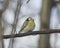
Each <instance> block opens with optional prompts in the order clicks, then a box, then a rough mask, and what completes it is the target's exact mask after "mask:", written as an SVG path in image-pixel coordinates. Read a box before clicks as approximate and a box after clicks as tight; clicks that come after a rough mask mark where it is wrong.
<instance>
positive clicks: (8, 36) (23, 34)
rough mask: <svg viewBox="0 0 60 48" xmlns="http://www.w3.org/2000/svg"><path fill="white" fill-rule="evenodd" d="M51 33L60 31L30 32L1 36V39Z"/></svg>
mask: <svg viewBox="0 0 60 48" xmlns="http://www.w3.org/2000/svg"><path fill="white" fill-rule="evenodd" d="M51 33H60V30H59V29H54V30H44V31H43V30H41V31H32V32H27V33H21V34H13V35H3V39H8V38H15V37H24V36H29V35H37V34H51Z"/></svg>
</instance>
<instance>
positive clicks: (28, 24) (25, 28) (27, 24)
mask: <svg viewBox="0 0 60 48" xmlns="http://www.w3.org/2000/svg"><path fill="white" fill-rule="evenodd" d="M34 28H35V22H34V19H32V18H31V17H28V18H27V19H26V20H25V21H24V23H23V25H22V28H21V30H20V31H19V33H26V32H29V31H32V30H33V29H34Z"/></svg>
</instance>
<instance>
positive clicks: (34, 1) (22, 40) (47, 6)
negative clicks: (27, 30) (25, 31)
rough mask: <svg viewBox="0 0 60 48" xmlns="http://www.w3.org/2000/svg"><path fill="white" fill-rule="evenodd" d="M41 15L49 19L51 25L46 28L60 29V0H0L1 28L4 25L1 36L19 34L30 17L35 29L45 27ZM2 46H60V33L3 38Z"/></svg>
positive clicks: (35, 47)
mask: <svg viewBox="0 0 60 48" xmlns="http://www.w3.org/2000/svg"><path fill="white" fill-rule="evenodd" d="M49 13H50V14H49ZM47 14H48V15H47ZM41 16H43V18H45V20H46V21H47V22H48V21H49V22H48V25H49V27H47V26H46V28H48V29H60V0H45V1H44V0H0V28H1V26H2V29H0V32H1V33H0V38H1V37H2V35H12V34H18V33H19V31H20V30H21V27H22V24H23V23H24V21H25V20H26V19H27V18H28V17H31V18H33V19H34V22H35V28H34V29H33V31H40V30H41V29H42V28H43V27H42V25H41V19H42V17H41ZM48 16H49V17H48ZM43 22H44V21H43ZM47 22H46V23H47ZM44 25H45V24H44ZM43 29H44V28H43ZM46 30H47V29H46ZM47 36H48V37H49V38H48V37H47ZM12 40H13V41H12ZM41 40H44V41H45V42H44V41H41ZM40 42H44V44H43V43H41V44H40ZM48 42H49V45H48ZM45 45H46V46H45ZM0 46H3V47H1V48H60V33H52V34H50V35H47V34H46V35H45V37H44V35H40V34H39V35H30V36H25V37H17V38H14V39H12V38H11V39H3V40H2V38H1V39H0ZM41 46H42V47H41Z"/></svg>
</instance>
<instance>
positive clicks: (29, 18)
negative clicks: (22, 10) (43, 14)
mask: <svg viewBox="0 0 60 48" xmlns="http://www.w3.org/2000/svg"><path fill="white" fill-rule="evenodd" d="M26 20H27V21H29V20H34V19H32V18H31V17H28V18H27V19H26Z"/></svg>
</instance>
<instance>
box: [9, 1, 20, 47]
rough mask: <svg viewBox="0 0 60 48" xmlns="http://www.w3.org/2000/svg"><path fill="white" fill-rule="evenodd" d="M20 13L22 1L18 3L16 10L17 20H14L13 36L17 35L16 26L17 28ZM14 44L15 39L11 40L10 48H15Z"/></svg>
mask: <svg viewBox="0 0 60 48" xmlns="http://www.w3.org/2000/svg"><path fill="white" fill-rule="evenodd" d="M19 12H20V0H18V1H17V8H16V11H15V20H14V24H13V29H12V32H11V35H13V34H15V32H16V26H17V22H18V16H19ZM13 42H14V38H11V39H10V44H9V48H10V47H11V48H13Z"/></svg>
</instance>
